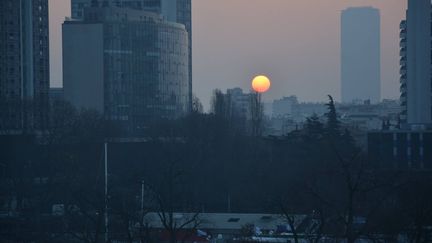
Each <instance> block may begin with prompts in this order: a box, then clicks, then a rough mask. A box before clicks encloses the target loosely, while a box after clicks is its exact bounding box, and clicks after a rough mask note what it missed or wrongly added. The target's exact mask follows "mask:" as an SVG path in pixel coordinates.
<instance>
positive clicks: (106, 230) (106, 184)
mask: <svg viewBox="0 0 432 243" xmlns="http://www.w3.org/2000/svg"><path fill="white" fill-rule="evenodd" d="M104 147H105V243H107V242H108V142H105V146H104Z"/></svg>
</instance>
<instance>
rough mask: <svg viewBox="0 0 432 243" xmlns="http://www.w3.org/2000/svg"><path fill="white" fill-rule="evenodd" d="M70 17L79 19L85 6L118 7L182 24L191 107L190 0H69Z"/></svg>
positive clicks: (190, 104)
mask: <svg viewBox="0 0 432 243" xmlns="http://www.w3.org/2000/svg"><path fill="white" fill-rule="evenodd" d="M71 1H72V2H71V9H72V18H74V19H80V18H83V16H84V9H85V8H87V7H92V6H93V7H119V8H130V9H135V10H144V11H148V12H153V13H158V14H161V15H162V16H163V17H164V18H165V19H166V20H168V21H170V22H176V23H180V24H183V25H184V26H185V27H186V31H187V33H188V39H189V40H188V41H189V44H188V49H189V67H188V68H189V73H190V75H189V100H190V102H189V106H190V107H189V109H191V108H192V5H191V0H71Z"/></svg>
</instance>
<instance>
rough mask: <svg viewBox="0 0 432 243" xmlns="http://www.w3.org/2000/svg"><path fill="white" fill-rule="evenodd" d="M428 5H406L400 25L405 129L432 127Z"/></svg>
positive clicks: (414, 1) (422, 0) (424, 0)
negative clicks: (404, 18) (403, 18)
mask: <svg viewBox="0 0 432 243" xmlns="http://www.w3.org/2000/svg"><path fill="white" fill-rule="evenodd" d="M431 10H432V9H431V1H430V0H410V1H408V11H407V19H406V20H404V21H402V22H401V24H400V74H401V77H400V83H401V87H400V90H401V98H400V99H401V105H402V108H403V111H402V113H401V119H402V121H403V122H404V123H405V125H406V127H407V128H416V127H418V128H422V127H428V126H430V125H431V124H432V101H431V99H432V90H431V89H432V85H431V82H432V75H431V71H432V66H431V64H432V60H431V54H432V48H431V39H432V32H431V26H432V24H431V21H432V19H431V13H432V11H431Z"/></svg>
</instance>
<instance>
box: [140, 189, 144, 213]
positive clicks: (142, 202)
mask: <svg viewBox="0 0 432 243" xmlns="http://www.w3.org/2000/svg"><path fill="white" fill-rule="evenodd" d="M141 215H144V180H142V181H141Z"/></svg>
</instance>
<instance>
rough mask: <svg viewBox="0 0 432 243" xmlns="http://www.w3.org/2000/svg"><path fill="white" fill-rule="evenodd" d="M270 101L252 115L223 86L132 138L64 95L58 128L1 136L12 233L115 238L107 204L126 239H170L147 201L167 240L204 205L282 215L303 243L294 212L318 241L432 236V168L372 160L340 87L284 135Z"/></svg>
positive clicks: (26, 237) (4, 225)
mask: <svg viewBox="0 0 432 243" xmlns="http://www.w3.org/2000/svg"><path fill="white" fill-rule="evenodd" d="M260 109H261V108H260V106H259V105H257V106H256V107H255V108H254V109H253V112H254V113H253V114H252V115H251V119H250V121H248V120H247V119H244V118H241V117H236V114H235V112H232V111H230V110H229V106H228V105H227V104H226V100H224V97H223V96H221V95H220V94H218V93H217V92H216V93H215V98H214V101H213V112H212V113H211V114H204V113H202V108H201V106H200V105H199V102H198V101H195V102H194V109H193V112H192V113H191V114H190V115H189V116H187V117H184V118H181V119H178V120H174V121H173V120H166V121H157V122H154V123H151V124H150V125H149V127H148V128H147V130H146V133H145V136H141V137H140V138H129V139H125V138H122V137H123V136H122V129H121V128H120V127H118V126H117V125H116V124H113V123H110V122H107V121H105V120H104V118H103V117H102V116H101V115H100V114H98V113H97V112H93V111H89V110H80V111H78V110H76V109H74V108H73V107H71V106H70V105H69V104H67V103H65V102H61V101H57V102H54V103H53V104H52V105H51V110H50V116H49V117H50V118H49V119H50V120H49V129H48V130H47V132H45V133H43V134H40V135H38V136H34V135H19V136H17V135H9V136H6V135H4V136H1V141H0V142H1V144H0V147H1V150H0V175H1V179H0V206H1V208H0V210H1V215H0V217H1V218H0V224H1V225H0V239H2V240H1V241H2V242H3V241H4V242H95V243H96V242H105V238H104V236H105V225H104V220H105V218H104V217H105V213H106V212H108V214H109V221H110V225H109V231H110V234H109V236H108V237H109V239H122V240H123V242H161V241H160V239H158V238H157V237H158V235H157V234H155V231H154V230H153V229H152V228H151V227H150V226H149V225H147V224H146V223H145V221H144V220H142V219H143V218H144V217H145V215H146V214H147V213H148V212H158V213H159V215H160V219H161V220H162V221H163V226H164V230H165V231H166V232H168V235H169V237H168V238H167V241H168V242H177V241H178V237H175V236H176V234H177V232H180V231H181V230H183V229H182V227H184V226H183V225H176V224H175V223H173V217H172V216H173V213H174V212H189V213H192V215H194V217H192V218H191V220H190V222H189V223H193V222H194V220H195V219H196V218H197V217H198V215H199V213H202V212H238V213H241V212H243V213H256V212H260V213H274V214H280V215H281V216H282V217H284V218H285V219H286V222H287V224H289V225H291V226H292V227H291V229H292V235H293V239H294V242H297V240H298V239H297V236H296V234H297V229H296V227H297V226H296V225H295V223H294V222H293V221H294V219H293V215H306V216H307V217H309V218H312V219H314V222H315V224H316V225H315V227H313V228H311V229H310V231H312V232H309V234H310V236H311V237H309V238H308V241H309V242H319V241H320V240H321V239H322V238H323V237H324V236H326V237H328V236H332V237H334V238H337V239H344V240H345V242H348V243H351V242H355V241H356V240H357V239H359V238H368V239H375V238H379V239H386V241H387V242H396V241H397V239H398V237H399V236H400V235H401V234H403V235H405V236H406V239H407V241H409V242H430V241H431V240H432V239H431V238H430V236H431V232H430V230H431V227H430V226H431V225H432V222H431V221H432V194H431V192H432V178H431V177H432V174H431V173H430V172H429V171H412V170H403V171H402V170H399V171H398V170H387V169H384V168H379V167H377V166H375V165H374V164H370V163H368V160H367V156H366V155H365V154H364V151H361V150H360V149H359V148H357V146H356V144H355V141H354V139H353V138H352V136H351V135H350V132H349V131H348V130H345V129H344V128H343V127H342V126H341V124H340V123H339V121H338V117H337V114H336V110H335V108H334V104H333V100H332V99H331V97H330V101H329V103H328V113H327V115H326V120H325V121H321V120H320V119H319V118H318V117H316V116H313V117H310V118H309V119H308V120H307V123H306V125H305V127H304V128H302V129H299V130H297V131H294V132H292V133H290V134H287V135H286V136H283V137H266V136H262V135H261V134H262V129H263V127H264V125H263V124H264V122H263V119H262V117H261V115H260V113H261V112H262V111H261V110H260ZM104 143H107V144H108V146H107V147H108V153H107V154H108V157H107V158H108V195H109V196H108V198H107V201H105V200H106V197H105V191H104V188H105V187H104V185H105V184H104V183H105V173H104V169H105V168H104V159H105V157H104ZM142 193H143V195H142ZM142 196H143V197H142ZM105 205H107V208H108V210H107V211H106V209H105ZM195 227H198V225H195ZM192 228H193V227H192ZM189 230H190V229H189ZM303 233H304V232H303ZM312 236H313V237H312Z"/></svg>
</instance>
